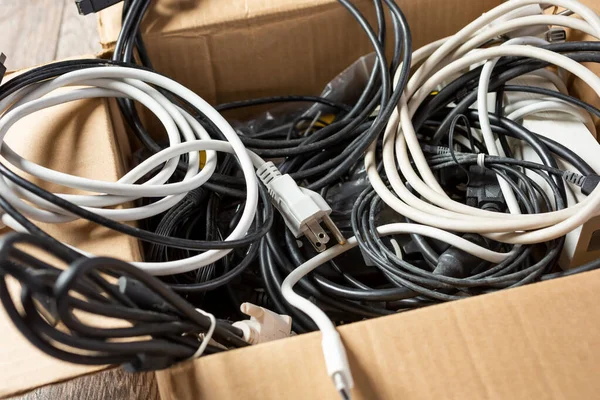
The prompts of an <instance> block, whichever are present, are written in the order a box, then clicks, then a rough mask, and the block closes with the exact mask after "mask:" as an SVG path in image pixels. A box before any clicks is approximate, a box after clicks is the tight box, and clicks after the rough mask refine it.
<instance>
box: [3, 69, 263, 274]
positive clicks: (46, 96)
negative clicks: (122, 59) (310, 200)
mask: <svg viewBox="0 0 600 400" xmlns="http://www.w3.org/2000/svg"><path fill="white" fill-rule="evenodd" d="M150 85H153V86H154V87H153V86H150ZM74 86H78V87H79V86H83V88H78V89H76V88H72V90H69V91H61V92H55V91H56V90H57V89H60V88H63V87H74ZM155 87H158V88H163V89H166V90H168V91H170V92H172V93H174V94H175V95H177V96H179V97H181V98H183V99H185V100H186V101H187V102H189V103H190V104H192V105H193V106H194V107H196V108H197V109H199V110H200V111H201V112H202V113H203V114H204V115H205V116H206V117H207V118H209V119H210V120H211V121H212V123H213V124H214V125H215V126H216V127H217V128H218V129H219V130H220V131H221V132H222V133H223V135H224V136H225V137H226V138H227V142H225V141H215V140H211V139H210V136H209V135H208V133H207V132H206V130H204V128H203V127H202V126H201V125H200V123H198V122H197V121H196V120H195V119H194V118H193V117H192V116H191V115H189V113H187V112H186V111H185V110H183V109H181V108H179V107H178V106H176V105H174V104H173V103H171V102H170V101H169V100H168V99H167V98H166V97H165V96H163V95H162V94H161V93H160V92H159V91H158V90H157V89H156V88H155ZM98 97H120V98H130V99H133V100H136V101H138V102H140V103H141V104H143V105H144V106H145V107H147V108H148V109H149V110H150V111H151V112H153V113H154V114H155V115H156V116H157V117H158V118H159V120H160V121H161V123H162V124H163V125H164V127H165V130H166V131H167V135H168V138H169V145H170V147H168V148H166V149H165V150H163V151H161V152H160V153H158V154H155V155H154V156H152V157H150V158H149V159H147V160H145V161H144V162H143V163H141V164H140V165H138V166H137V167H136V168H134V169H132V170H131V171H129V172H128V173H127V174H126V175H125V176H123V177H122V178H121V179H119V180H118V181H117V182H104V181H98V180H93V179H87V178H82V177H77V176H73V175H69V174H65V173H62V172H58V171H54V170H51V169H48V168H45V167H43V166H41V165H38V164H35V163H33V162H31V161H28V160H25V159H23V158H21V157H20V156H19V155H18V154H16V153H15V152H14V151H12V150H11V149H10V148H9V147H8V146H7V145H6V144H5V143H4V137H5V135H6V133H7V132H8V130H9V128H10V127H11V126H12V125H13V124H14V123H15V122H16V121H18V120H19V119H21V118H23V117H25V116H27V115H29V114H31V113H34V112H36V111H39V110H41V109H44V108H47V107H52V106H55V105H58V104H62V103H66V102H70V101H74V100H77V99H85V98H98ZM0 106H2V107H3V108H2V109H1V110H0V111H1V112H2V113H3V114H2V117H1V118H0V151H1V153H2V155H3V156H4V157H5V158H6V159H7V161H9V162H10V163H11V164H12V165H13V166H14V167H16V168H18V169H19V170H21V171H23V172H27V173H29V174H31V175H33V176H36V177H38V178H40V179H43V180H45V181H47V182H51V183H55V184H58V185H62V186H64V187H69V188H75V189H80V190H85V191H89V192H92V193H96V195H67V194H58V195H59V196H61V197H63V198H65V199H67V200H69V201H71V202H73V203H75V204H77V205H79V206H82V207H84V208H86V209H88V210H90V211H93V212H95V213H97V214H99V215H102V216H104V217H107V218H110V219H113V220H115V221H135V220H139V219H143V218H148V217H151V216H154V215H157V214H160V213H161V212H163V211H165V210H167V209H169V208H171V207H172V206H174V205H175V204H177V203H178V202H179V201H180V200H181V199H183V198H184V197H185V196H186V194H187V193H188V192H189V191H191V190H193V189H195V188H197V187H199V186H201V185H202V184H203V183H205V182H206V181H207V180H208V179H209V178H210V177H211V175H212V174H213V172H214V171H215V167H216V152H217V151H221V152H228V153H232V154H234V155H235V156H236V157H237V159H238V160H239V163H240V165H241V168H242V173H243V176H244V179H245V181H246V190H247V197H246V201H245V206H244V210H243V212H242V216H241V218H240V220H239V223H238V225H237V226H236V227H235V228H234V230H233V231H232V233H231V234H230V236H229V237H228V238H226V239H225V241H227V240H237V239H242V238H243V237H244V236H245V235H246V233H247V232H248V231H249V229H250V227H251V225H252V223H253V221H254V216H255V214H256V209H257V205H258V182H257V178H256V175H255V169H254V168H255V166H257V167H259V166H260V165H262V164H263V163H264V161H263V160H262V159H260V158H259V157H257V156H255V155H253V154H251V153H250V152H249V151H247V150H246V148H245V147H244V145H243V144H242V142H241V140H240V139H239V138H238V136H237V134H236V133H235V131H234V130H233V128H231V126H230V125H229V124H228V123H227V121H226V120H225V119H224V118H223V117H222V116H221V115H220V114H219V113H218V112H217V111H216V110H215V109H214V108H212V107H211V106H210V105H209V104H208V103H207V102H205V101H204V100H203V99H201V98H200V97H199V96H197V95H196V94H194V93H193V92H192V91H190V90H189V89H187V88H185V87H184V86H182V85H180V84H178V83H177V82H175V81H172V80H171V79H168V78H166V77H164V76H162V75H159V74H156V73H153V72H150V71H144V70H139V69H134V68H126V67H112V66H111V67H97V68H90V69H84V70H78V71H74V72H71V73H67V74H64V75H62V76H60V77H58V78H55V79H53V80H50V81H48V82H44V83H41V84H37V85H32V86H31V87H27V88H25V89H23V90H21V91H18V92H16V93H14V94H13V95H11V96H9V98H7V99H5V100H4V101H2V102H0ZM180 138H183V140H184V142H183V143H181V139H180ZM200 151H205V152H206V163H205V165H204V167H203V168H202V169H201V170H200V168H199V165H200V164H199V152H200ZM184 154H188V157H189V161H190V162H189V163H188V169H187V171H186V174H185V177H184V178H183V180H182V181H181V182H177V183H166V182H167V180H168V179H169V178H170V177H171V175H172V174H173V173H174V172H175V169H176V168H177V164H178V161H179V158H180V156H182V155H184ZM161 165H163V166H162V169H161V170H160V171H159V172H158V173H156V174H155V175H154V176H153V177H152V178H151V179H149V180H147V181H145V182H144V183H142V184H136V183H135V182H136V181H137V180H138V179H140V178H142V177H143V176H145V175H146V174H148V173H150V172H151V171H153V170H154V169H156V168H158V167H160V166H161ZM0 190H1V191H2V193H3V195H5V197H6V198H7V200H8V201H9V202H10V203H11V204H12V205H13V206H14V207H16V208H17V209H18V210H20V211H22V212H23V213H24V214H25V215H26V216H27V217H28V218H31V219H33V220H36V221H40V222H49V223H63V222H67V221H71V220H73V219H74V218H75V217H74V216H72V215H69V213H67V212H65V211H64V210H62V209H60V208H58V207H56V206H55V205H53V204H50V203H48V202H46V201H44V200H42V199H40V198H39V197H37V196H35V195H34V194H31V193H28V192H26V191H24V190H21V189H19V188H16V187H15V185H13V184H10V183H9V182H8V181H7V180H6V179H5V178H2V179H0ZM147 196H152V197H159V196H162V197H163V198H162V199H160V200H159V201H157V202H155V203H153V204H151V205H149V206H140V207H132V208H122V209H113V208H112V207H114V206H118V205H124V204H126V203H129V202H131V201H133V200H136V199H139V198H142V197H147ZM106 207H111V208H106ZM2 220H3V222H4V223H5V224H6V225H7V226H9V227H11V228H13V229H16V230H21V229H22V227H21V226H20V225H19V224H18V223H16V221H15V220H14V219H12V218H11V217H9V216H8V215H6V214H4V215H3V217H2ZM230 251H231V250H209V251H206V252H204V253H201V254H199V255H196V256H193V257H190V258H187V259H183V260H177V261H170V262H164V263H144V262H138V263H134V264H135V265H136V266H138V267H140V268H142V269H144V270H146V271H148V272H150V273H152V274H155V275H163V274H177V273H183V272H187V271H190V270H194V269H197V268H201V267H202V266H205V265H209V264H212V263H214V262H215V261H217V260H219V259H220V258H222V257H224V256H225V255H227V254H228V253H229V252H230Z"/></svg>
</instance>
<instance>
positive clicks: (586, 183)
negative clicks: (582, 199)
mask: <svg viewBox="0 0 600 400" xmlns="http://www.w3.org/2000/svg"><path fill="white" fill-rule="evenodd" d="M599 182H600V176H598V175H595V174H592V175H588V176H586V177H585V179H584V180H583V184H582V185H581V193H583V194H585V195H586V196H588V195H589V194H590V193H592V192H593V191H594V189H596V187H597V186H598V183H599Z"/></svg>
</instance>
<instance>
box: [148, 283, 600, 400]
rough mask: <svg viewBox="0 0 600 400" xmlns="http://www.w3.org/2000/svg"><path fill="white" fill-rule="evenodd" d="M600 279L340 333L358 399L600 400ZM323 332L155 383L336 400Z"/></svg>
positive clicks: (184, 390) (202, 393) (201, 392)
mask: <svg viewBox="0 0 600 400" xmlns="http://www.w3.org/2000/svg"><path fill="white" fill-rule="evenodd" d="M599 292H600V271H595V272H590V273H585V274H580V275H575V276H572V277H569V278H563V279H560V280H555V281H549V282H543V283H537V284H534V285H531V286H526V287H522V288H517V289H512V290H507V291H503V292H497V293H494V294H488V295H485V296H481V297H475V298H470V299H466V300H461V301H456V302H452V303H445V304H441V305H437V306H432V307H429V308H425V309H421V310H417V311H411V312H407V313H404V314H398V315H393V316H389V317H384V318H378V319H374V320H370V321H366V322H361V323H356V324H351V325H348V326H343V327H340V328H339V331H340V334H341V335H342V338H343V341H344V343H345V345H346V349H347V351H348V357H349V360H350V366H351V368H352V372H353V375H354V379H355V389H354V391H353V396H354V397H353V399H355V400H360V399H365V400H367V399H368V400H383V399H386V400H387V399H389V400H392V399H403V400H421V399H457V400H468V399H473V400H475V399H488V400H495V399H497V400H501V399H511V400H516V399H523V400H525V399H527V400H529V399H596V398H598V393H599V392H600V380H598V372H599V371H600V366H599V365H598V358H599V356H600V307H598V293H599ZM320 338H321V336H320V334H319V333H313V334H307V335H302V336H298V337H295V338H290V339H285V340H281V341H277V342H271V343H266V344H263V345H258V346H252V347H248V348H245V349H241V350H235V351H231V352H227V353H223V354H219V355H215V356H208V357H204V358H202V359H199V360H196V361H195V362H189V363H185V364H182V365H180V366H177V367H174V368H171V369H170V370H167V371H161V372H158V373H157V378H158V382H159V388H160V393H161V397H162V399H163V400H192V399H193V400H213V399H214V400H217V399H218V400H225V399H245V400H253V399H256V400H258V399H260V400H270V399H273V400H276V399H277V400H279V399H336V398H338V394H337V393H336V391H335V389H334V387H333V385H332V383H331V381H330V380H329V378H328V376H327V373H326V371H325V365H324V362H323V355H322V353H321V343H320Z"/></svg>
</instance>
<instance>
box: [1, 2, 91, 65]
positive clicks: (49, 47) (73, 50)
mask: <svg viewBox="0 0 600 400" xmlns="http://www.w3.org/2000/svg"><path fill="white" fill-rule="evenodd" d="M100 49H101V48H100V43H99V39H98V33H97V30H96V17H95V16H94V15H88V16H85V17H83V16H80V15H79V14H78V13H77V8H76V6H75V4H74V1H73V0H26V1H23V0H0V52H3V53H4V54H6V55H7V57H8V59H7V62H6V66H7V67H8V69H9V70H15V69H20V68H26V67H31V66H35V65H39V64H43V63H47V62H49V61H53V60H56V59H61V58H66V57H74V56H78V55H82V54H94V53H97V52H98V51H99V50H100Z"/></svg>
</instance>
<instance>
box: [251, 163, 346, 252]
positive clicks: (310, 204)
mask: <svg viewBox="0 0 600 400" xmlns="http://www.w3.org/2000/svg"><path fill="white" fill-rule="evenodd" d="M256 174H257V175H258V177H259V178H260V180H261V181H262V182H263V183H264V184H265V186H266V187H267V189H268V190H269V194H270V195H271V198H272V199H273V202H274V205H275V207H276V208H277V209H278V210H279V212H280V213H281V215H282V216H283V219H284V220H285V224H286V226H287V227H288V229H289V230H290V231H292V233H293V234H294V236H295V237H296V238H299V237H301V236H306V238H307V239H308V240H309V241H310V242H311V243H312V245H313V247H314V248H315V250H316V251H318V252H322V251H324V250H325V249H326V248H327V243H329V241H330V237H329V235H328V234H327V233H326V232H325V230H324V229H323V227H322V226H321V222H323V223H325V226H326V227H327V228H328V229H329V231H330V232H331V234H332V235H333V236H334V238H335V239H336V241H337V242H338V243H339V244H345V243H346V239H345V238H344V236H343V235H342V233H341V232H340V230H339V229H338V228H337V226H336V225H335V224H334V223H333V221H332V220H331V218H330V217H329V215H330V214H331V207H329V205H328V204H327V202H326V201H325V199H323V197H322V196H320V195H319V194H318V193H315V192H313V191H312V190H308V189H305V188H302V187H299V186H298V184H297V183H296V181H294V180H293V179H292V177H291V176H289V175H281V172H279V170H278V169H277V167H276V166H275V164H273V163H272V162H267V163H265V164H264V165H263V166H262V167H260V168H259V169H258V170H257V171H256Z"/></svg>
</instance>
